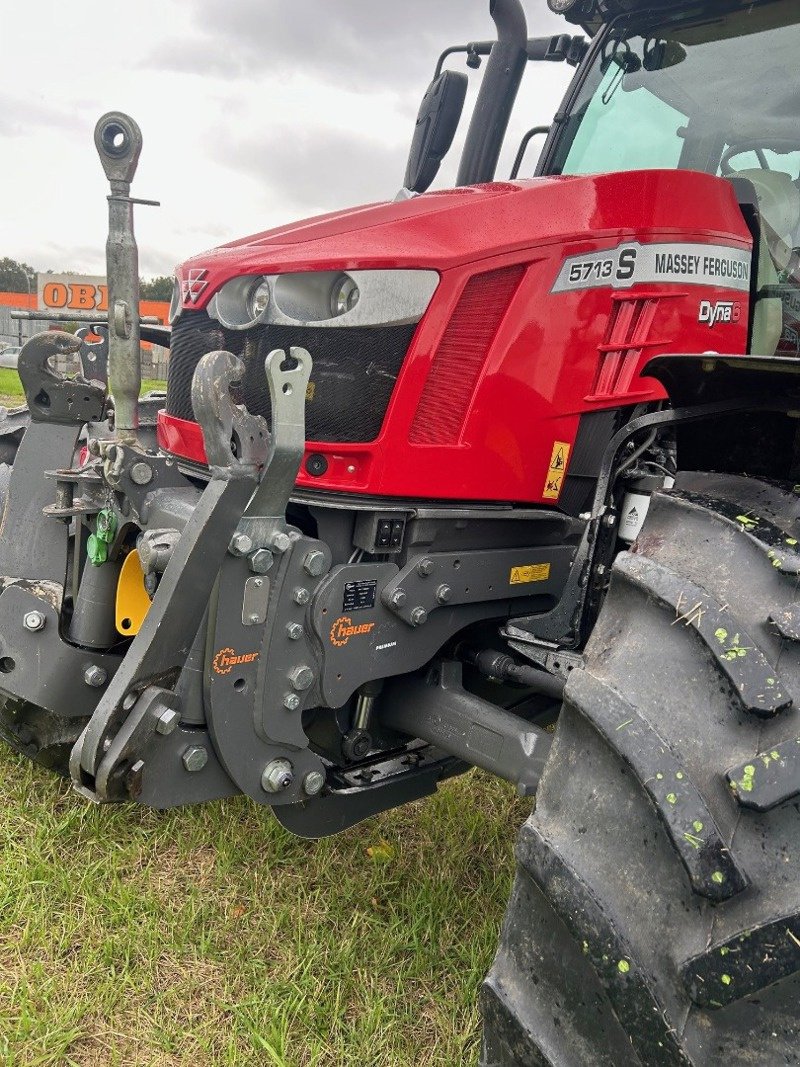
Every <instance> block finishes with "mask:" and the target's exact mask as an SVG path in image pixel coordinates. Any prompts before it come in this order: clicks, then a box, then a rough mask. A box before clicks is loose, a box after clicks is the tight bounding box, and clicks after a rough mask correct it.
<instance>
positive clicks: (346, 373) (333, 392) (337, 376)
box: [166, 311, 416, 444]
mask: <svg viewBox="0 0 800 1067" xmlns="http://www.w3.org/2000/svg"><path fill="white" fill-rule="evenodd" d="M415 330H416V326H415V325H414V324H411V325H408V326H377V327H375V326H347V327H330V328H329V327H318V326H317V327H314V326H258V327H256V328H254V329H252V330H247V331H241V330H226V329H224V328H223V327H222V326H220V324H219V323H218V322H215V321H214V320H213V319H210V318H209V317H208V315H206V313H205V312H204V311H190V312H184V313H183V315H181V317H180V319H179V320H178V321H177V322H176V323H175V326H174V328H173V331H172V343H171V348H170V359H169V372H168V381H167V406H166V410H167V414H168V415H174V416H175V417H176V418H179V419H192V420H193V419H194V411H193V410H192V375H193V374H194V370H195V367H196V366H197V364H198V363H199V361H200V359H201V358H202V356H204V355H205V354H206V353H207V352H213V351H214V350H215V349H225V350H227V351H228V352H233V353H234V355H237V356H239V357H240V358H241V359H243V360H244V364H245V373H244V377H243V380H242V383H241V387H240V389H239V394H240V395H238V396H237V397H236V400H237V402H239V403H244V404H246V405H247V408H248V409H249V410H250V411H251V412H252V413H253V414H254V415H263V416H264V418H265V419H266V420H267V422H268V423H269V420H270V400H269V388H268V386H267V378H266V374H265V371H264V361H265V359H266V358H267V356H268V355H269V353H270V352H271V351H272V350H273V349H275V348H282V349H285V350H286V351H287V352H288V350H289V349H290V348H291V347H292V346H297V347H300V348H307V349H308V351H309V352H310V353H311V357H312V359H313V361H314V369H313V371H312V373H311V385H310V387H309V392H308V400H307V403H306V436H307V438H308V440H309V441H330V442H331V443H353V444H355V443H363V442H366V441H374V440H375V438H376V437H377V436H378V434H379V433H380V429H381V426H382V424H383V419H384V416H385V414H386V409H387V407H388V406H389V400H390V399H391V396H392V391H393V390H394V386H395V382H396V381H397V376H398V374H399V373H400V368H401V367H402V365H403V360H404V359H405V355H406V352H407V351H408V348H409V345H410V344H411V339H412V337H413V336H414V331H415Z"/></svg>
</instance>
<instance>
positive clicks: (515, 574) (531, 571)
mask: <svg viewBox="0 0 800 1067" xmlns="http://www.w3.org/2000/svg"><path fill="white" fill-rule="evenodd" d="M549 577H550V564H549V563H536V564H533V565H532V566H530V567H512V568H511V577H510V578H509V580H508V584H509V585H531V584H532V583H533V582H546V581H547V579H548V578H549Z"/></svg>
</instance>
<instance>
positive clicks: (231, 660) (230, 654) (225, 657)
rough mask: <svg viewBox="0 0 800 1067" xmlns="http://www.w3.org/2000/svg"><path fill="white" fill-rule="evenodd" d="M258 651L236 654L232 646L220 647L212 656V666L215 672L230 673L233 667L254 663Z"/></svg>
mask: <svg viewBox="0 0 800 1067" xmlns="http://www.w3.org/2000/svg"><path fill="white" fill-rule="evenodd" d="M257 659H258V652H248V653H246V654H245V655H244V656H237V654H236V652H235V651H234V649H232V648H221V649H220V650H219V652H218V653H217V654H216V656H214V661H213V663H212V666H213V668H214V670H215V671H216V673H217V674H230V673H231V671H232V670H233V668H234V667H241V666H242V665H243V664H245V663H255V661H256V660H257Z"/></svg>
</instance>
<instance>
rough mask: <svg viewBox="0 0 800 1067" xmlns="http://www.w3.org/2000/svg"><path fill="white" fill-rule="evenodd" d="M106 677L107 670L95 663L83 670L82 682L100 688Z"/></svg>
mask: <svg viewBox="0 0 800 1067" xmlns="http://www.w3.org/2000/svg"><path fill="white" fill-rule="evenodd" d="M107 678H108V672H107V671H106V670H104V669H103V668H102V667H98V666H97V665H96V664H95V665H93V666H91V667H87V668H86V670H85V671H84V672H83V680H84V682H86V684H87V685H89V686H91V687H92V689H101V688H102V687H103V686H104V685H105V684H106V680H107Z"/></svg>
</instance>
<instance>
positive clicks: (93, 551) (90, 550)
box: [86, 508, 117, 567]
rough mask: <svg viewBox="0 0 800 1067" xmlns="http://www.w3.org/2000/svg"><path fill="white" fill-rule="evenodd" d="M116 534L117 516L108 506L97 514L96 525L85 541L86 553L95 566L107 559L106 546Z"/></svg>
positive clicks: (100, 564)
mask: <svg viewBox="0 0 800 1067" xmlns="http://www.w3.org/2000/svg"><path fill="white" fill-rule="evenodd" d="M116 534H117V516H116V515H115V514H114V512H113V511H111V510H110V509H108V508H103V510H102V511H101V512H100V513H99V514H98V516H97V527H96V531H95V533H93V534H90V535H89V539H88V541H87V542H86V554H87V555H88V557H89V561H90V562H91V563H92V565H93V566H95V567H101V566H102V565H103V564H104V563H106V562H107V561H108V546H109V545H110V544H111V543H112V542H113V540H114V538H115V537H116Z"/></svg>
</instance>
